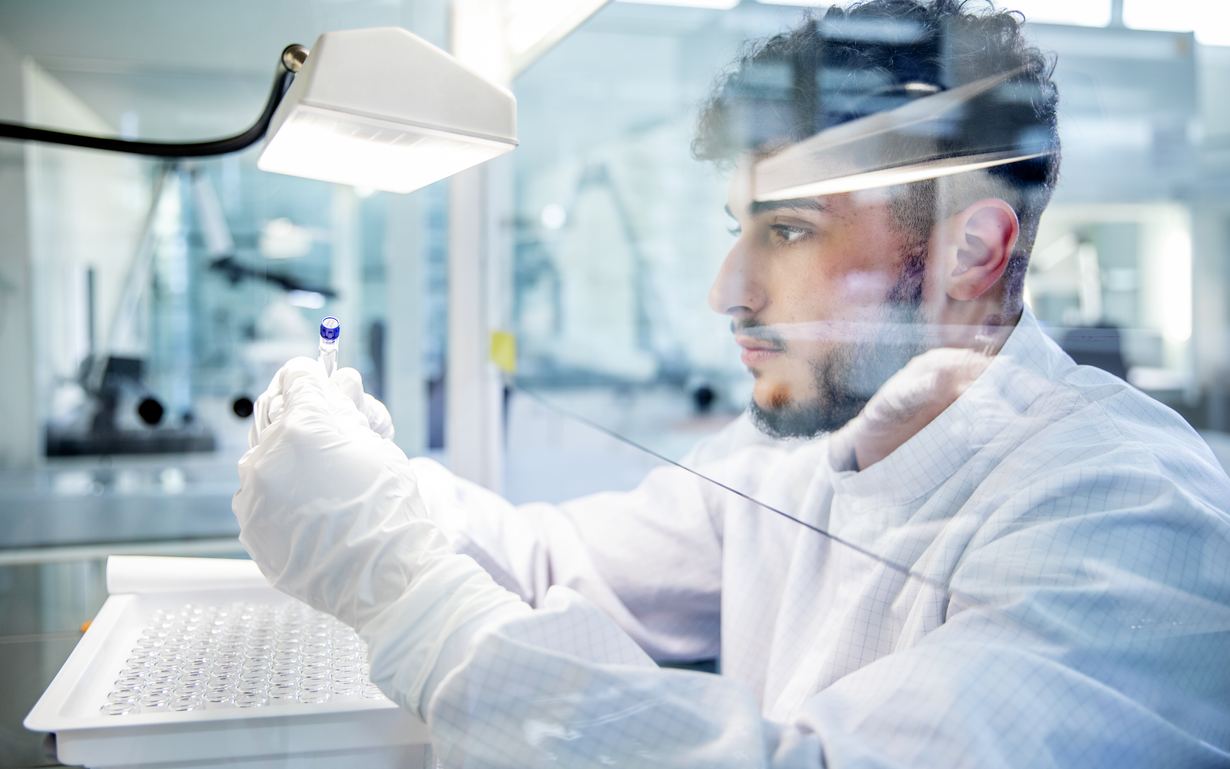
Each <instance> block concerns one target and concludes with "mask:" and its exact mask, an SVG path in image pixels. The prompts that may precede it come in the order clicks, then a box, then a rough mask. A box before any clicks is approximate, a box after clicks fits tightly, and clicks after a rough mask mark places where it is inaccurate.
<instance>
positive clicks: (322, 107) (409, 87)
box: [257, 28, 517, 192]
mask: <svg viewBox="0 0 1230 769" xmlns="http://www.w3.org/2000/svg"><path fill="white" fill-rule="evenodd" d="M516 146H517V138H516V100H515V99H514V98H513V96H512V94H510V93H509V92H508V91H506V90H505V89H503V88H501V87H499V86H498V85H496V84H494V83H492V82H490V81H489V80H487V79H486V78H483V77H482V76H481V75H479V74H477V73H475V72H473V71H471V70H470V69H468V68H466V67H465V66H464V65H462V64H461V63H460V62H458V61H457V60H456V59H454V58H453V57H452V56H449V55H448V54H446V53H445V52H443V51H441V50H439V49H438V48H436V47H434V46H432V45H431V44H430V43H427V42H426V41H424V40H421V39H420V38H418V37H415V36H414V35H412V34H410V33H409V32H406V31H405V30H402V29H393V28H390V29H363V30H349V31H345V32H331V33H327V34H324V35H321V36H320V38H319V39H318V40H317V41H316V45H315V46H314V47H313V49H312V52H311V55H310V56H308V59H307V63H306V64H305V65H304V67H303V69H302V70H301V71H300V72H299V73H298V75H296V77H295V81H294V83H293V84H292V86H291V88H290V90H289V91H288V92H287V94H286V96H285V98H283V100H282V103H281V105H280V106H279V107H278V110H277V112H276V113H274V116H273V120H272V121H271V124H270V130H269V136H268V138H267V139H266V142H265V148H264V151H263V152H262V153H261V157H260V159H259V160H258V161H257V167H258V168H260V169H261V170H263V171H272V172H275V173H283V174H289V175H291V176H302V177H306V178H309V179H320V180H323V181H329V182H336V183H339V184H351V185H354V186H356V187H366V188H370V189H376V190H385V191H388V192H410V191H412V190H416V189H418V188H420V187H424V186H426V185H428V184H431V183H432V182H435V181H439V180H440V179H443V178H445V177H447V176H451V175H452V174H455V173H457V172H458V171H462V170H464V169H466V168H470V167H472V166H475V165H478V164H479V163H482V162H484V161H486V160H490V159H491V158H493V157H496V156H497V155H501V154H503V153H505V152H508V151H509V150H511V149H513V148H514V147H516Z"/></svg>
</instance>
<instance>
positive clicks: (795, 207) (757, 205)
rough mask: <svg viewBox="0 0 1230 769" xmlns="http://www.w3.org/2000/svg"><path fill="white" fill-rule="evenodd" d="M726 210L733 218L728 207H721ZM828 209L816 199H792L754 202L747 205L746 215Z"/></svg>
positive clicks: (732, 213)
mask: <svg viewBox="0 0 1230 769" xmlns="http://www.w3.org/2000/svg"><path fill="white" fill-rule="evenodd" d="M723 208H724V209H726V214H727V215H728V216H730V218H732V219H733V218H735V215H734V212H732V211H731V210H730V206H728V205H727V206H723ZM827 210H829V207H828V206H826V205H825V204H823V203H821V202H820V201H819V200H818V199H817V198H793V199H791V200H768V201H755V202H753V203H751V204H749V205H748V207H747V213H748V215H750V216H758V215H759V214H763V213H765V212H766V211H827Z"/></svg>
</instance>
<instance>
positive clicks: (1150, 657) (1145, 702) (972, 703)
mask: <svg viewBox="0 0 1230 769" xmlns="http://www.w3.org/2000/svg"><path fill="white" fill-rule="evenodd" d="M856 30H863V32H862V33H859V34H854V32H853V31H856ZM783 67H785V69H783ZM758 68H760V71H757V70H758ZM782 72H787V73H789V74H790V75H791V79H789V80H788V81H787V82H788V87H786V88H784V89H779V90H778V91H777V92H767V91H766V89H764V88H762V87H761V86H759V85H757V84H760V83H764V82H766V81H770V82H772V81H773V80H772V77H765V76H762V75H765V73H768V75H772V76H773V77H776V76H777V75H780V74H781V73H782ZM777 82H780V79H779V80H778V81H777ZM832 82H837V83H838V84H839V85H838V86H836V87H834V88H828V87H827V86H826V83H832ZM766 93H767V95H766ZM928 100H929V101H928ZM936 105H938V106H936ZM883 116H888V117H883ZM903 116H905V118H908V119H905V118H903ZM899 118H901V119H899ZM886 120H887V121H888V122H884V121H886ZM860 121H871V122H860ZM877 121H878V122H877ZM894 121H895V122H894ZM928 121H930V122H928ZM851 126H853V128H851ZM925 126H930V127H929V128H927V130H925V131H923V130H922V129H921V128H920V127H925ZM1054 126H1055V95H1054V91H1053V88H1052V86H1051V85H1050V83H1049V76H1048V70H1047V68H1046V66H1045V62H1044V61H1043V60H1042V59H1041V57H1040V56H1038V55H1037V53H1036V52H1034V51H1031V50H1029V49H1028V48H1027V47H1026V46H1025V45H1024V44H1023V42H1022V40H1021V35H1020V29H1019V24H1018V21H1017V19H1016V18H1015V17H1013V16H1011V15H1008V14H990V15H984V16H977V15H972V14H967V13H965V12H964V11H962V9H961V7H960V4H957V3H952V2H947V1H946V0H940V1H939V2H936V3H934V4H932V5H919V4H915V3H913V2H908V1H907V0H876V2H871V3H868V4H866V5H864V6H860V7H857V8H854V9H852V10H850V11H848V12H846V11H841V10H837V11H830V12H829V13H828V14H826V16H825V17H824V18H823V19H821V20H819V21H817V22H810V23H808V24H805V25H803V26H802V27H800V28H799V29H796V30H794V31H793V32H791V33H789V34H786V35H783V36H779V37H777V38H774V39H772V40H770V41H768V42H767V43H765V44H763V45H761V46H760V47H758V48H757V49H755V50H754V51H753V52H752V53H751V54H749V56H748V57H747V58H746V59H745V60H743V61H742V62H741V63H740V66H739V67H738V68H737V69H736V71H735V72H734V73H733V74H732V75H730V76H729V77H728V78H726V79H725V80H724V81H723V84H722V85H721V86H720V87H719V89H718V91H717V92H716V94H715V97H714V99H713V101H712V102H711V103H710V105H709V106H708V108H707V109H706V112H705V116H704V118H703V119H702V130H701V136H700V138H699V139H698V141H697V144H696V150H697V154H698V155H700V156H702V157H707V158H713V159H719V160H720V159H723V158H729V159H730V160H731V162H732V163H733V165H734V169H733V172H732V182H731V186H730V193H729V197H728V208H729V210H730V212H731V215H732V216H733V217H734V218H735V220H736V222H737V223H738V226H739V229H740V232H739V238H738V241H737V243H736V244H735V246H734V248H733V249H732V250H731V252H730V254H729V255H728V257H727V259H726V261H725V263H724V264H723V266H722V268H721V270H720V272H719V274H718V276H717V278H716V279H715V281H714V285H713V289H712V292H711V294H710V304H711V305H712V307H713V308H714V309H715V310H717V311H718V312H722V313H726V314H728V315H730V316H731V318H732V328H733V330H734V333H735V339H736V341H737V342H738V343H739V344H740V345H741V346H742V347H743V349H744V353H743V355H744V361H745V363H746V364H747V365H748V367H749V368H750V369H751V370H752V371H753V373H754V374H755V375H756V385H755V395H754V404H753V407H752V409H751V412H752V413H751V416H750V417H749V418H748V419H742V420H739V421H737V422H736V423H735V424H734V425H732V427H731V428H729V429H728V430H727V431H725V432H724V433H723V434H721V435H719V436H718V437H717V438H716V439H714V440H711V441H709V442H707V443H706V444H703V445H702V446H700V447H698V448H697V449H696V450H695V451H694V452H693V453H692V455H690V456H689V458H688V459H687V460H686V461H685V464H686V465H688V466H689V467H693V468H697V470H698V471H699V472H700V473H701V474H703V476H704V477H703V478H702V477H698V476H697V475H694V474H691V473H689V472H688V471H686V470H684V469H681V468H664V469H660V470H657V471H655V472H653V473H651V474H650V475H649V476H648V477H647V478H646V480H645V482H644V483H643V484H642V485H641V486H640V487H638V488H637V489H636V490H634V491H632V492H629V493H626V494H603V495H596V496H593V497H588V498H584V499H580V500H575V501H573V502H570V503H566V504H563V505H559V506H550V505H523V506H521V507H517V508H514V507H513V506H511V505H509V504H508V503H507V502H505V501H504V500H502V499H500V498H499V497H497V496H496V495H494V494H492V493H490V492H488V491H485V490H483V489H481V488H478V487H476V486H474V485H472V484H468V483H465V482H463V481H460V480H458V479H456V478H454V477H452V476H451V475H450V474H449V473H448V472H447V471H445V470H444V469H443V468H441V467H439V466H438V465H435V464H434V463H431V462H428V461H426V460H407V459H406V458H405V456H404V455H403V454H402V453H401V452H400V451H399V450H398V449H397V448H396V447H395V446H394V445H393V444H392V443H391V442H390V441H388V440H385V439H383V438H381V437H380V435H379V434H378V431H384V430H386V428H387V421H388V418H387V412H384V411H383V409H382V408H381V407H380V406H379V404H377V403H375V402H374V401H372V400H371V399H370V397H368V396H364V395H363V393H362V389H361V383H360V382H359V381H358V377H357V375H356V374H354V373H353V372H352V371H347V370H343V371H341V372H339V373H338V374H336V375H334V377H333V378H332V379H327V378H326V377H325V375H324V373H323V371H322V370H321V369H320V367H319V366H318V365H317V364H316V363H315V362H313V361H309V360H306V359H297V360H295V361H292V362H291V363H289V364H287V366H286V367H285V368H284V369H283V371H282V372H280V373H279V375H278V376H277V377H275V380H274V382H273V384H271V386H270V390H269V391H268V392H267V393H266V395H265V396H262V398H261V399H260V402H259V403H258V412H257V421H256V424H255V425H254V428H253V443H254V448H253V449H252V451H250V452H249V453H248V454H247V455H245V457H244V458H243V460H242V461H241V463H240V477H241V482H242V486H241V489H240V491H239V492H238V493H237V494H236V497H235V502H234V509H235V512H236V515H237V516H238V517H239V519H240V522H241V524H242V528H243V533H242V535H241V539H242V540H243V542H244V544H245V546H246V547H247V548H248V550H249V552H251V553H252V555H253V558H254V559H255V560H256V561H257V562H258V563H259V564H260V566H261V568H262V570H263V571H264V573H265V574H266V575H267V576H268V577H269V579H270V581H271V582H272V583H273V584H275V585H276V586H277V587H279V588H281V589H283V590H285V591H286V592H288V593H290V594H291V595H294V596H297V597H299V598H302V599H303V600H306V601H308V602H309V603H311V604H312V605H313V606H315V607H317V608H320V609H322V610H324V611H328V612H330V613H333V614H335V615H336V616H338V617H339V618H341V619H342V620H343V621H345V622H347V623H348V624H350V625H352V626H354V627H355V628H357V629H358V630H359V632H360V634H361V635H362V636H363V637H364V638H365V639H366V640H367V641H368V642H369V644H370V653H371V664H372V678H373V680H375V681H376V682H377V683H378V684H380V686H381V687H382V689H383V690H384V691H386V692H387V693H388V694H389V695H390V696H391V697H392V698H393V699H395V700H396V701H397V702H398V703H399V704H401V705H402V706H403V707H405V708H407V709H409V710H411V711H413V712H416V713H419V714H420V715H422V716H423V717H424V718H425V719H426V720H427V722H428V723H429V724H430V726H431V729H432V733H433V738H434V741H435V745H436V748H437V750H438V752H439V755H440V757H441V758H442V760H443V761H444V763H445V765H448V766H518V767H521V766H539V765H548V764H550V765H562V766H591V765H592V766H628V765H637V766H640V765H645V766H656V767H663V766H689V767H692V766H727V765H730V766H761V765H774V766H808V767H819V766H829V767H850V766H893V767H896V766H903V767H904V766H946V767H947V766H979V767H982V766H1020V767H1037V766H1081V767H1087V766H1115V767H1122V766H1158V765H1165V766H1213V765H1227V764H1230V661H1228V660H1227V658H1226V654H1225V650H1226V649H1227V648H1230V647H1228V643H1230V569H1228V568H1227V566H1226V564H1227V563H1230V517H1228V516H1227V514H1226V512H1225V503H1226V500H1227V499H1230V479H1227V478H1226V476H1225V474H1224V473H1223V472H1222V471H1221V470H1220V468H1218V467H1217V465H1216V462H1215V460H1214V459H1213V457H1212V456H1211V454H1210V453H1209V452H1208V450H1207V448H1205V447H1204V445H1203V443H1202V442H1201V441H1200V439H1199V437H1198V436H1197V435H1196V434H1195V433H1194V432H1192V431H1191V430H1190V428H1188V427H1187V426H1186V425H1185V424H1184V423H1183V422H1182V420H1180V419H1179V418H1178V417H1177V416H1176V415H1174V414H1173V413H1172V412H1169V411H1168V410H1166V409H1165V408H1164V407H1162V406H1160V405H1158V404H1156V403H1154V402H1153V401H1151V400H1149V399H1148V398H1146V397H1145V396H1143V395H1141V394H1140V393H1138V392H1136V391H1134V390H1132V389H1131V388H1129V387H1127V386H1126V385H1125V384H1123V383H1122V382H1121V381H1119V380H1116V379H1114V378H1113V377H1109V376H1108V375H1105V374H1103V373H1101V372H1098V371H1096V370H1091V369H1084V368H1077V367H1075V366H1074V364H1072V362H1071V359H1069V358H1068V357H1067V356H1066V355H1064V354H1063V353H1062V351H1060V350H1059V349H1058V347H1057V346H1055V345H1054V344H1053V343H1051V342H1050V341H1049V340H1048V339H1047V338H1046V337H1045V336H1044V335H1043V334H1042V333H1041V331H1040V330H1039V328H1038V326H1037V322H1036V321H1035V320H1034V319H1033V317H1032V315H1031V314H1030V313H1029V312H1028V310H1027V309H1024V308H1023V307H1022V304H1021V287H1022V280H1023V274H1024V266H1025V261H1026V260H1027V258H1028V254H1029V249H1030V247H1031V246H1032V239H1033V235H1034V233H1035V232H1036V227H1037V222H1038V217H1039V216H1040V214H1041V212H1042V209H1043V208H1044V207H1045V204H1046V199H1047V198H1048V197H1049V193H1050V189H1051V188H1052V187H1053V184H1054V180H1055V175H1056V173H1057V165H1058V157H1057V152H1058V145H1057V139H1056V138H1055V134H1054ZM843 132H844V133H843ZM920 135H921V136H922V138H921V139H919V136H920ZM834 137H838V138H834ZM1005 137H1006V138H1005ZM865 140H866V141H865ZM867 141H870V142H871V143H870V144H868V143H867ZM834 147H837V148H838V149H839V150H840V151H838V152H837V153H836V154H834V153H833V151H832V150H833V148H834ZM886 158H891V159H892V160H891V162H886V160H885V159H886ZM775 164H776V165H775ZM886 170H887V171H890V172H892V173H894V174H897V176H894V177H892V178H894V179H902V178H905V179H908V180H909V181H910V183H907V184H896V183H895V184H893V185H891V186H887V187H885V186H883V185H881V186H878V187H877V186H876V184H875V181H876V180H877V179H879V180H883V179H885V178H889V177H886V176H884V174H885V172H886ZM906 171H908V172H909V174H913V176H912V177H911V176H908V175H907V176H902V175H901V174H904V173H905V172H906ZM800 174H801V177H800V176H799V175H800ZM877 174H880V175H879V176H877ZM796 177H799V178H796ZM800 178H802V182H800ZM783 180H785V181H783ZM791 180H793V181H791ZM920 180H921V181H920ZM812 184H825V185H828V187H824V189H829V190H835V191H831V192H828V193H825V194H819V193H816V194H812V195H794V196H790V195H788V194H786V192H789V191H790V190H797V189H816V188H815V187H809V186H808V185H812ZM791 185H794V186H791ZM783 191H786V192H783ZM753 421H754V422H755V423H756V424H757V425H759V427H760V433H757V431H756V429H755V428H754V427H753V426H752V424H753ZM829 431H834V432H829ZM763 433H770V434H774V435H779V436H805V437H810V436H813V435H816V434H821V436H822V437H819V438H818V439H815V440H808V441H804V442H796V443H792V444H782V443H774V442H772V441H769V440H767V439H764V438H762V437H758V435H762V434H763ZM710 479H712V480H717V481H720V482H721V483H722V484H724V487H722V486H718V485H716V484H714V483H713V482H712V481H711V480H710ZM735 492H738V493H735ZM766 508H767V509H766ZM459 553H465V554H468V555H460V554H459ZM718 656H720V658H721V664H722V675H721V676H712V675H706V674H701V673H691V672H684V671H670V670H661V669H658V668H657V667H656V666H655V665H654V664H653V662H652V660H653V659H657V660H687V659H702V658H707V657H718Z"/></svg>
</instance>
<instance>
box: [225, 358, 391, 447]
mask: <svg viewBox="0 0 1230 769" xmlns="http://www.w3.org/2000/svg"><path fill="white" fill-rule="evenodd" d="M300 360H311V359H310V358H295V359H294V360H293V361H291V363H295V361H300ZM287 365H290V364H289V363H288V364H287ZM296 365H299V364H298V363H296ZM329 381H330V382H333V383H334V384H336V385H337V386H338V388H339V389H340V390H341V391H342V392H343V393H344V394H345V395H346V396H347V397H349V398H350V399H351V400H352V401H354V405H355V408H357V409H358V410H359V411H360V412H362V414H363V416H364V417H366V418H367V424H368V426H369V427H370V428H371V429H372V430H373V431H374V432H375V433H376V434H377V435H379V436H380V437H381V438H388V439H389V440H393V418H392V417H390V416H389V410H388V409H386V408H385V407H384V404H383V403H381V402H380V401H378V400H376V399H375V398H373V397H372V396H370V395H368V394H367V393H365V392H363V377H362V376H360V375H359V372H358V371H355V370H354V369H352V368H339V369H337V370H336V371H334V372H333V376H331V377H329ZM282 408H283V398H282V371H278V373H277V374H276V375H275V376H274V377H273V380H272V381H271V382H270V383H269V387H268V388H266V389H265V392H263V393H261V395H260V397H258V398H257V399H256V403H254V404H252V426H251V427H250V428H249V429H248V446H249V447H255V446H256V444H258V443H260V440H261V433H263V432H264V431H265V428H267V427H269V425H270V424H272V423H273V421H274V420H275V419H277V418H278V417H279V416H280V415H281V413H282Z"/></svg>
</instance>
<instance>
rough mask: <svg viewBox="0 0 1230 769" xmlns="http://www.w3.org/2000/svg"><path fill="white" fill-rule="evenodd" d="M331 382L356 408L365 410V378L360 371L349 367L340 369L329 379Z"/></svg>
mask: <svg viewBox="0 0 1230 769" xmlns="http://www.w3.org/2000/svg"><path fill="white" fill-rule="evenodd" d="M329 381H330V382H332V383H333V384H335V385H337V387H338V389H339V390H341V391H342V392H343V393H345V394H346V397H348V398H350V400H351V401H352V402H353V403H354V407H355V408H357V409H358V410H359V411H362V410H363V395H364V392H363V376H362V375H361V374H359V372H358V371H355V370H354V369H352V368H349V367H347V368H339V369H338V370H337V371H334V372H333V376H331V377H329Z"/></svg>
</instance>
